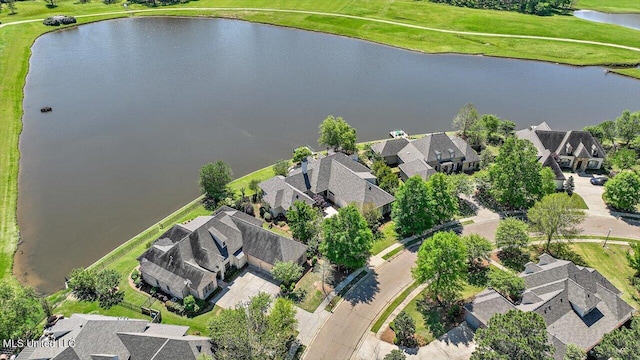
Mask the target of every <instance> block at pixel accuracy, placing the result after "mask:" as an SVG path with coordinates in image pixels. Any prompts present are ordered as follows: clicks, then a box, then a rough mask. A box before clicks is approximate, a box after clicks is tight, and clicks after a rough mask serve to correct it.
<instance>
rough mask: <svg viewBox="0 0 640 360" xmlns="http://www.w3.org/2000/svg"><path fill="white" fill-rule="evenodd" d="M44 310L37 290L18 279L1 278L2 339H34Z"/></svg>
mask: <svg viewBox="0 0 640 360" xmlns="http://www.w3.org/2000/svg"><path fill="white" fill-rule="evenodd" d="M43 318H44V311H43V309H42V305H41V302H40V299H39V298H38V295H37V294H36V292H35V291H34V290H33V289H32V288H29V287H23V286H22V285H20V284H19V283H18V282H17V281H14V280H10V279H4V280H0V339H7V340H8V339H34V338H37V337H38V336H39V335H42V327H40V326H38V324H39V323H40V321H42V319H43Z"/></svg>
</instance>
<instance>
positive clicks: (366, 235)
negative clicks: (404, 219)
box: [320, 205, 373, 269]
mask: <svg viewBox="0 0 640 360" xmlns="http://www.w3.org/2000/svg"><path fill="white" fill-rule="evenodd" d="M322 238H323V241H322V243H321V244H320V251H321V252H322V253H323V254H324V255H325V256H326V257H327V258H328V259H329V260H331V262H332V263H334V264H336V265H339V266H344V267H346V268H348V269H357V268H360V267H362V266H364V265H365V264H366V263H367V260H368V259H369V254H370V252H371V246H372V245H373V233H372V232H371V229H369V226H368V224H367V221H366V220H365V219H364V217H363V216H362V214H360V211H359V210H358V208H357V207H356V206H355V205H347V206H345V207H343V208H341V209H340V210H338V213H337V214H336V215H334V216H332V217H330V218H327V219H325V220H324V222H323V223H322Z"/></svg>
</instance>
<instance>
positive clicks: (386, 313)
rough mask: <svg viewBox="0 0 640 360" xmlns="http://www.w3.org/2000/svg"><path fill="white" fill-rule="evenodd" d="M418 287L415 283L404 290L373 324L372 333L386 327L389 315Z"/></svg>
mask: <svg viewBox="0 0 640 360" xmlns="http://www.w3.org/2000/svg"><path fill="white" fill-rule="evenodd" d="M418 285H419V284H418V283H417V282H413V283H412V284H411V285H409V287H407V288H406V289H404V291H403V292H402V293H401V294H400V296H398V297H396V298H395V299H393V301H392V302H391V304H389V306H387V307H386V308H385V309H384V311H383V312H382V314H380V316H379V317H378V320H376V322H375V323H374V324H373V326H372V327H371V331H372V332H374V333H377V332H378V331H380V328H381V327H382V325H384V322H385V321H387V318H388V317H389V315H391V313H392V312H393V310H395V309H396V308H397V307H398V306H399V305H400V304H401V303H402V302H403V301H404V300H405V299H406V298H407V296H409V294H411V292H413V290H415V289H416V288H417V287H418Z"/></svg>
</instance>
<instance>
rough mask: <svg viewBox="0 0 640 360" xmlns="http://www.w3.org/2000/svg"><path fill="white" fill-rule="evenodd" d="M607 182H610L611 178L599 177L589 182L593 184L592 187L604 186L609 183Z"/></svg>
mask: <svg viewBox="0 0 640 360" xmlns="http://www.w3.org/2000/svg"><path fill="white" fill-rule="evenodd" d="M607 180H609V178H607V177H604V176H598V177H593V178H591V180H589V182H591V185H598V186H603V185H604V183H606V182H607Z"/></svg>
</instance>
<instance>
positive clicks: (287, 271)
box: [271, 261, 303, 287]
mask: <svg viewBox="0 0 640 360" xmlns="http://www.w3.org/2000/svg"><path fill="white" fill-rule="evenodd" d="M302 270H303V269H302V266H300V265H298V264H296V263H294V262H293V261H276V263H275V264H273V267H272V268H271V275H272V276H273V278H274V279H276V280H278V281H282V283H283V284H284V285H285V286H287V287H288V286H289V285H291V284H292V283H294V282H296V281H297V280H298V279H300V278H301V277H302Z"/></svg>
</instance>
